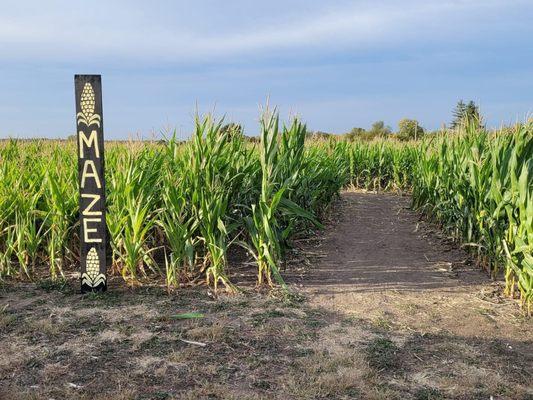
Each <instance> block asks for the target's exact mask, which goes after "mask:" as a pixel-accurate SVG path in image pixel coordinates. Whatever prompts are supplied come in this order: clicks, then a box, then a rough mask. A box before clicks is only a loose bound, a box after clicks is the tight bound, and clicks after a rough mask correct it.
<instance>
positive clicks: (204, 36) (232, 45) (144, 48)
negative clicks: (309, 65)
mask: <svg viewBox="0 0 533 400" xmlns="http://www.w3.org/2000/svg"><path fill="white" fill-rule="evenodd" d="M108 3H109V2H106V3H104V2H101V3H98V2H94V3H93V2H91V3H84V5H83V6H82V5H79V6H78V7H77V8H75V9H72V3H71V2H68V3H67V2H59V3H58V2H56V3H50V5H49V6H48V7H47V8H44V9H42V4H43V3H42V2H34V5H35V7H33V14H31V13H28V11H27V10H28V9H30V8H29V7H28V2H25V4H24V9H22V8H19V9H17V8H16V7H15V6H12V7H9V6H6V7H4V9H3V11H2V15H1V16H0V52H1V54H2V55H3V58H7V59H9V58H12V59H21V58H22V59H35V58H36V57H38V58H40V59H55V60H60V61H69V60H74V59H75V60H79V59H83V57H88V56H91V57H111V58H126V59H131V60H143V61H147V60H150V59H154V61H155V62H157V61H158V60H162V61H165V60H172V61H177V62H189V61H198V60H200V59H206V58H209V57H211V56H213V55H216V56H223V55H226V56H228V57H231V56H234V55H247V54H253V55H261V54H263V53H265V52H266V53H268V52H270V51H290V50H293V49H296V50H301V49H304V50H305V49H310V50H312V49H316V48H337V47H339V48H354V49H357V48H364V47H370V46H380V45H383V44H388V45H390V44H401V43H405V42H406V41H410V42H417V41H419V40H431V39H432V38H433V39H435V40H436V39H438V38H439V37H442V36H446V37H458V36H459V35H460V34H461V33H462V30H463V29H470V28H469V26H471V23H472V22H477V23H478V24H481V25H482V26H483V25H486V24H487V23H488V22H489V21H491V22H492V23H497V21H498V18H497V17H499V16H500V14H501V13H502V12H508V11H512V10H513V9H516V8H520V7H522V6H523V5H524V4H527V3H526V2H525V1H496V0H494V1H490V0H489V1H481V0H477V1H450V0H449V1H434V2H431V1H421V0H416V1H402V2H393V1H388V2H379V1H378V2H358V3H355V4H354V3H353V2H351V3H346V2H343V3H337V5H331V4H335V3H332V2H327V3H326V2H318V3H316V4H313V3H312V2H307V3H305V2H304V3H300V4H299V5H298V6H299V7H300V8H298V7H290V6H289V5H287V3H286V2H282V1H279V2H276V1H274V2H271V3H270V4H271V12H269V13H265V10H264V8H259V9H258V10H257V12H255V13H254V12H250V14H249V15H247V16H246V17H242V16H240V15H235V12H234V10H235V9H236V7H235V6H234V7H233V8H231V9H230V10H229V11H228V10H226V9H225V7H224V6H223V5H222V4H223V3H215V4H216V6H212V7H203V8H201V7H200V8H198V7H199V6H195V5H194V3H192V4H189V5H187V7H181V8H175V7H173V8H168V7H169V6H168V5H167V8H164V7H163V6H161V7H159V8H157V7H156V4H152V3H153V2H152V3H150V4H148V3H144V5H142V6H137V7H136V6H135V3H129V2H126V3H122V4H120V3H114V5H113V6H112V5H109V4H108ZM13 4H15V3H13ZM30 4H31V2H30ZM88 4H91V7H88ZM302 4H307V9H302V8H301V7H302ZM142 7H145V8H144V9H143V8H142ZM146 7H150V8H146ZM154 10H159V11H154ZM185 10H187V12H185ZM224 21H226V22H227V23H223V22H224ZM471 33H472V34H474V33H475V32H471Z"/></svg>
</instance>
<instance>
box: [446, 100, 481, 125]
mask: <svg viewBox="0 0 533 400" xmlns="http://www.w3.org/2000/svg"><path fill="white" fill-rule="evenodd" d="M467 124H475V125H477V126H482V120H481V114H480V113H479V107H478V106H477V105H476V103H474V102H473V101H472V100H470V101H469V102H468V103H467V104H465V103H464V102H463V100H459V101H458V102H457V105H456V106H455V109H454V110H453V120H452V122H451V124H450V128H452V129H455V128H457V127H459V126H462V125H467Z"/></svg>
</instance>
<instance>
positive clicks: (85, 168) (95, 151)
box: [74, 75, 107, 293]
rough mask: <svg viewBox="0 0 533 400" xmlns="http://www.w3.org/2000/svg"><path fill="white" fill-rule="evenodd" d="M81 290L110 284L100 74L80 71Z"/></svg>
mask: <svg viewBox="0 0 533 400" xmlns="http://www.w3.org/2000/svg"><path fill="white" fill-rule="evenodd" d="M74 87H75V93H76V123H77V133H78V146H77V147H78V177H79V188H80V199H79V204H80V262H81V292H82V293H85V292H90V291H103V290H106V288H107V278H106V248H107V233H106V232H107V229H106V221H105V181H104V131H103V119H102V80H101V76H100V75H76V76H75V77H74Z"/></svg>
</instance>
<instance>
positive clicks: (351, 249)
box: [0, 192, 533, 400]
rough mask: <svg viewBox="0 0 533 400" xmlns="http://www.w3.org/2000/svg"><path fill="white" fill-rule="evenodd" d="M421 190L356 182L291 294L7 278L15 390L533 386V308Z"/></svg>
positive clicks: (127, 392) (167, 395)
mask: <svg viewBox="0 0 533 400" xmlns="http://www.w3.org/2000/svg"><path fill="white" fill-rule="evenodd" d="M409 202H410V199H409V197H401V196H396V195H391V194H371V193H359V192H345V193H343V194H342V196H341V199H340V200H339V201H338V202H336V204H334V205H333V207H332V211H331V213H330V221H329V222H328V224H327V226H326V228H325V229H324V230H323V231H321V232H318V233H317V234H316V235H314V236H311V237H306V238H301V239H299V240H297V241H296V247H295V248H294V249H293V251H292V257H291V259H292V261H291V262H290V263H289V265H288V267H287V270H286V271H285V276H287V281H288V282H289V284H290V287H291V294H285V293H282V292H276V291H274V292H269V293H266V292H257V291H255V290H253V288H249V287H248V288H247V287H246V285H245V290H244V291H243V293H242V294H239V295H232V296H227V295H221V296H219V297H218V298H216V299H215V298H213V296H212V295H211V293H210V292H209V291H208V290H207V289H206V288H205V287H198V288H190V289H183V290H180V291H178V292H177V293H175V294H172V295H168V294H167V293H166V292H165V291H164V290H163V289H162V288H160V287H148V288H137V289H129V288H126V287H125V286H124V285H123V284H122V282H121V281H120V279H116V280H112V281H111V285H110V290H109V291H108V292H107V293H105V294H99V295H94V294H92V295H80V294H78V293H77V285H78V283H77V281H76V280H75V279H73V280H69V281H67V282H66V283H64V284H52V283H50V282H42V283H41V284H40V285H35V284H28V283H13V282H11V283H7V284H4V285H3V286H2V287H1V288H0V399H8V400H17V399H56V400H59V399H109V400H114V399H284V400H285V399H417V400H422V399H428V400H429V399H465V400H466V399H487V400H489V399H490V398H492V399H494V400H496V399H512V400H520V399H524V400H525V399H533V389H532V387H531V382H532V377H533V337H532V322H531V320H530V319H527V318H525V317H524V316H523V315H522V313H521V311H520V309H519V307H518V305H517V304H516V303H515V302H514V301H512V300H509V299H507V298H504V297H502V296H501V294H500V293H501V283H500V282H493V281H491V280H489V279H488V277H487V275H486V274H485V273H484V272H482V271H480V270H478V269H477V268H476V267H475V266H472V265H470V263H469V261H468V256H467V254H466V253H465V252H464V251H463V250H461V249H460V248H458V246H457V245H455V244H454V243H452V242H451V241H449V240H448V239H447V238H446V237H445V236H444V235H443V234H442V233H441V232H440V231H439V230H438V229H437V228H436V227H435V226H433V225H431V224H429V223H426V222H424V221H423V220H421V219H420V216H419V215H418V214H416V213H414V212H413V211H411V210H410V209H409ZM243 268H244V269H245V267H242V268H236V269H235V271H236V274H239V275H241V274H244V273H242V271H243ZM244 275H246V274H244ZM236 278H237V279H236V280H241V279H240V278H239V277H236ZM244 281H246V280H245V279H244ZM188 312H199V313H202V316H201V317H200V318H192V319H181V318H178V316H179V315H180V314H181V313H188Z"/></svg>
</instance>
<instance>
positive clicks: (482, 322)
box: [301, 192, 531, 339]
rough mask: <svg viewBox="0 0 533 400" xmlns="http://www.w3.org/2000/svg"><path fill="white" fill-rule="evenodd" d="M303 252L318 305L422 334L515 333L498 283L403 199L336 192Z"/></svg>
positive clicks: (511, 308)
mask: <svg viewBox="0 0 533 400" xmlns="http://www.w3.org/2000/svg"><path fill="white" fill-rule="evenodd" d="M303 251H304V252H308V253H309V258H310V259H311V260H312V261H313V262H312V264H313V265H314V267H313V268H311V269H310V270H309V271H308V273H307V274H306V275H304V276H302V277H301V279H303V280H301V283H303V285H304V287H305V292H306V293H308V294H309V298H310V301H311V303H312V304H315V305H317V306H322V307H325V308H328V309H332V310H335V311H339V312H341V313H343V314H348V315H353V316H361V317H363V316H364V317H365V318H385V319H387V318H390V319H394V318H395V317H396V318H398V319H401V324H402V325H404V326H406V327H409V328H412V329H423V330H425V331H427V332H434V331H439V330H442V329H446V330H448V331H449V332H450V333H453V334H457V335H479V336H482V335H490V336H494V337H508V338H510V339H517V338H518V337H520V336H521V333H520V332H521V331H520V330H518V331H517V330H516V329H515V327H516V325H515V324H514V318H516V314H517V310H516V306H515V304H514V303H512V302H510V301H508V300H507V299H504V298H502V297H500V296H499V293H500V289H501V283H495V282H492V281H490V279H488V277H487V275H486V274H485V273H484V272H482V271H480V270H478V269H476V267H475V266H472V265H469V263H468V257H467V254H466V253H465V252H464V251H462V250H461V249H460V248H458V246H457V245H455V244H454V243H452V242H451V241H450V240H448V239H446V238H445V237H444V235H443V233H442V232H439V231H438V230H437V229H436V228H435V227H433V226H431V225H430V224H427V223H425V222H424V221H422V220H421V219H420V216H419V214H417V213H415V212H413V211H412V210H410V198H409V197H401V196H396V195H391V194H372V193H364V192H345V193H343V194H342V197H341V200H340V202H339V204H338V205H337V207H336V211H335V215H334V220H333V221H332V222H331V223H330V224H329V225H328V226H327V227H326V230H325V231H324V232H323V233H321V238H320V240H319V244H318V246H316V247H311V248H309V247H308V248H304V249H303ZM522 333H525V332H522ZM530 338H531V337H530Z"/></svg>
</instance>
